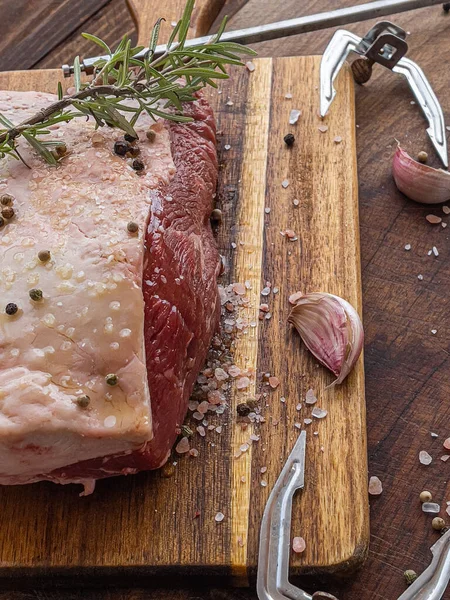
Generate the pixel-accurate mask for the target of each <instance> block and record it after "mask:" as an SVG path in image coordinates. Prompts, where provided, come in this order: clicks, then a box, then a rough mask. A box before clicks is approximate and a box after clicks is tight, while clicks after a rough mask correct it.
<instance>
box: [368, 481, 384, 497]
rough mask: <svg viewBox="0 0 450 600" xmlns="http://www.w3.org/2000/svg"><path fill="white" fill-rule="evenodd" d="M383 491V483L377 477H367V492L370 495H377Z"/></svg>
mask: <svg viewBox="0 0 450 600" xmlns="http://www.w3.org/2000/svg"><path fill="white" fill-rule="evenodd" d="M382 491H383V485H382V483H381V481H380V480H379V479H378V477H371V478H370V479H369V494H370V495H371V496H379V495H380V494H381V492H382Z"/></svg>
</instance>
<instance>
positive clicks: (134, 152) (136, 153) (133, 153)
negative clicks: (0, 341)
mask: <svg viewBox="0 0 450 600" xmlns="http://www.w3.org/2000/svg"><path fill="white" fill-rule="evenodd" d="M140 153H141V149H140V148H138V147H137V146H130V147H129V149H128V152H127V156H129V157H131V158H135V157H136V156H139V154H140Z"/></svg>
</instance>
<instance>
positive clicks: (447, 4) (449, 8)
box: [442, 2, 450, 13]
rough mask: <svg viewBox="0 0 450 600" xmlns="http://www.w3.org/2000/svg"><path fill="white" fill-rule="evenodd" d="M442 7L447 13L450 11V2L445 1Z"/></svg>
mask: <svg viewBox="0 0 450 600" xmlns="http://www.w3.org/2000/svg"><path fill="white" fill-rule="evenodd" d="M442 8H443V9H444V12H445V13H449V12H450V2H444V4H443V5H442Z"/></svg>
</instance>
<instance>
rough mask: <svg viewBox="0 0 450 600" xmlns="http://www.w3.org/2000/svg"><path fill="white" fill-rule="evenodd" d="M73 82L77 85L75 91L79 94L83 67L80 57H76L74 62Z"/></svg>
mask: <svg viewBox="0 0 450 600" xmlns="http://www.w3.org/2000/svg"><path fill="white" fill-rule="evenodd" d="M73 81H74V84H75V91H76V92H79V91H80V89H81V67H80V57H79V56H75V60H74V61H73Z"/></svg>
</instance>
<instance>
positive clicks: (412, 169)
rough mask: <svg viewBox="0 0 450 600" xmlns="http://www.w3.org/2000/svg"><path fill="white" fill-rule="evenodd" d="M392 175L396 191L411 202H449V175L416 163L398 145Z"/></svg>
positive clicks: (440, 170)
mask: <svg viewBox="0 0 450 600" xmlns="http://www.w3.org/2000/svg"><path fill="white" fill-rule="evenodd" d="M392 174H393V176H394V181H395V184H396V186H397V187H398V189H399V190H400V191H401V192H403V193H404V194H405V196H408V198H411V200H415V201H416V202H422V203H423V204H439V203H441V202H446V201H447V200H450V173H449V172H448V171H444V170H443V169H434V168H433V167H430V166H429V165H424V164H422V163H419V162H417V161H416V160H414V159H413V158H411V157H410V156H409V154H408V153H407V152H405V151H404V150H403V149H402V148H401V147H400V144H399V145H398V146H397V150H396V152H395V155H394V160H393V162H392Z"/></svg>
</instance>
